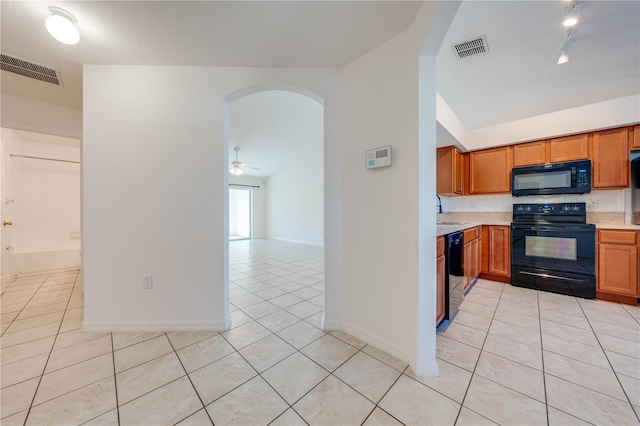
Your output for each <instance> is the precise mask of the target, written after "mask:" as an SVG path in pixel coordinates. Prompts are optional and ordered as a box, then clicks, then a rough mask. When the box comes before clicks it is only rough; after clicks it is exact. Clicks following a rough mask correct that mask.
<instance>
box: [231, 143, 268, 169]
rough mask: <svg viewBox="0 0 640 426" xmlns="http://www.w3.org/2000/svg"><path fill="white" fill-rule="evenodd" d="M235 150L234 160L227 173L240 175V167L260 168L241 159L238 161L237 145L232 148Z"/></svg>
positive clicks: (238, 149)
mask: <svg viewBox="0 0 640 426" xmlns="http://www.w3.org/2000/svg"><path fill="white" fill-rule="evenodd" d="M233 150H234V151H235V152H236V160H235V161H232V162H231V168H230V169H229V173H231V174H232V175H235V176H240V175H241V174H242V173H244V171H243V170H242V169H250V170H260V169H259V168H257V167H252V166H251V165H249V163H243V162H242V161H238V151H240V148H239V147H237V146H236V147H235V148H233Z"/></svg>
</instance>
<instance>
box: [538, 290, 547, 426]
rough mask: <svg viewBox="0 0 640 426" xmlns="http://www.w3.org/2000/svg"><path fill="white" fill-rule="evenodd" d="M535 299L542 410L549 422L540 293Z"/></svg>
mask: <svg viewBox="0 0 640 426" xmlns="http://www.w3.org/2000/svg"><path fill="white" fill-rule="evenodd" d="M536 300H537V301H538V329H539V331H540V361H541V363H542V389H543V390H544V411H545V414H546V415H547V424H550V422H549V395H548V393H547V373H546V372H545V370H544V343H543V341H542V339H543V337H542V313H541V311H540V295H539V293H538V292H536Z"/></svg>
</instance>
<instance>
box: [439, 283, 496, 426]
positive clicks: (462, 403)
mask: <svg viewBox="0 0 640 426" xmlns="http://www.w3.org/2000/svg"><path fill="white" fill-rule="evenodd" d="M477 284H478V281H476V283H475V284H473V285H472V286H471V287H470V288H469V290H468V291H467V294H468V293H470V292H471V291H472V290H473V288H474V287H475V286H476V285H477ZM481 288H482V287H481ZM499 293H500V296H499V297H498V303H496V307H495V308H494V309H493V316H492V317H491V323H489V328H488V329H487V332H486V334H485V336H484V339H483V340H482V346H481V347H480V348H479V349H480V353H479V354H478V359H476V362H475V364H474V366H473V371H472V372H471V378H470V379H469V383H468V384H467V388H466V389H465V391H464V395H463V396H462V400H461V402H460V408H459V409H458V414H457V415H456V419H455V421H454V424H455V423H457V422H458V419H459V418H460V413H461V412H462V407H465V405H464V402H465V400H466V399H467V395H468V393H469V389H470V388H471V382H472V381H473V377H474V376H475V374H476V369H477V368H478V363H479V362H480V357H481V356H482V352H483V351H484V345H485V343H486V342H487V338H488V337H489V331H490V330H491V326H492V325H493V321H494V319H495V316H496V312H498V306H499V305H500V300H502V294H503V293H504V286H503V287H502V289H501V290H500V292H499ZM454 321H455V318H454ZM468 346H470V345H468ZM436 348H437V344H436ZM476 349H478V348H476ZM436 359H437V355H436ZM465 371H468V370H465ZM485 379H486V378H485ZM487 380H488V379H487ZM465 408H467V409H468V410H471V409H470V408H468V407H465ZM471 411H473V410H471ZM473 412H474V413H475V411H473ZM476 414H478V415H479V416H482V417H484V418H486V419H488V420H490V421H493V420H491V419H489V418H488V417H485V416H483V415H482V414H480V413H476Z"/></svg>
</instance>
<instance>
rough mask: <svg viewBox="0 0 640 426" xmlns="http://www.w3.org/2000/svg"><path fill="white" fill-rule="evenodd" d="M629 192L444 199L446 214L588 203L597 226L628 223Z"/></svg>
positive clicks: (588, 212) (505, 210)
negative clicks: (533, 204) (544, 204)
mask: <svg viewBox="0 0 640 426" xmlns="http://www.w3.org/2000/svg"><path fill="white" fill-rule="evenodd" d="M629 194H630V193H629V190H628V189H615V190H609V191H592V192H591V193H589V194H583V195H547V196H538V197H534V196H530V197H513V196H511V195H506V194H498V195H473V196H464V197H441V198H442V211H443V212H444V213H461V212H496V213H504V212H509V213H511V212H512V211H513V205H514V204H524V203H586V204H587V214H588V215H589V216H588V217H591V218H593V219H592V220H591V221H592V222H594V223H599V222H602V223H624V222H625V218H626V216H629V214H630V212H626V206H627V205H629V204H630V203H629V197H630V195H629Z"/></svg>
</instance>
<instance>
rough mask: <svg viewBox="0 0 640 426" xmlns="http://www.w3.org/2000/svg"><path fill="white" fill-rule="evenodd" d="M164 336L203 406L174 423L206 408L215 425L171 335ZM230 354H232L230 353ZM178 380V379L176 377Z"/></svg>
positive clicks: (208, 416)
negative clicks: (170, 337)
mask: <svg viewBox="0 0 640 426" xmlns="http://www.w3.org/2000/svg"><path fill="white" fill-rule="evenodd" d="M218 335H220V333H218ZM163 336H164V337H165V338H166V339H167V340H168V341H169V345H170V346H171V349H172V350H173V353H174V354H175V356H176V358H178V362H179V363H180V366H181V367H182V369H183V370H184V374H185V375H186V376H187V380H189V383H190V384H191V387H192V388H193V391H194V392H195V393H196V395H197V396H198V399H199V400H200V404H202V408H201V409H198V410H196V411H195V412H193V413H191V414H189V415H188V416H187V417H185V418H184V419H182V420H179V421H177V422H176V423H174V424H178V423H180V422H181V421H183V420H186V419H188V418H189V417H191V416H193V415H194V414H195V413H197V412H198V411H200V410H204V412H205V413H206V415H207V418H209V421H211V424H212V425H213V419H212V418H211V415H210V414H209V412H208V411H207V406H206V405H204V401H203V400H202V397H201V396H200V393H199V392H198V389H197V388H196V386H195V385H194V384H193V380H191V376H190V375H189V372H188V371H187V369H186V367H185V366H184V363H183V362H182V359H181V358H180V355H178V351H177V350H176V348H175V346H173V343H171V339H169V336H168V335H167V333H164V334H163ZM204 340H207V339H204ZM196 343H199V342H196ZM196 343H194V345H195V344H196ZM189 346H190V345H189ZM185 347H187V346H185ZM228 355H231V354H228ZM226 356H227V355H225V357H226ZM223 358H224V357H223ZM220 359H222V358H220ZM214 362H215V361H214ZM211 364H213V363H211ZM207 365H210V364H207ZM202 368H204V366H203V367H202ZM194 371H197V370H194ZM176 380H177V379H176ZM163 386H166V385H163Z"/></svg>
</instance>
